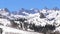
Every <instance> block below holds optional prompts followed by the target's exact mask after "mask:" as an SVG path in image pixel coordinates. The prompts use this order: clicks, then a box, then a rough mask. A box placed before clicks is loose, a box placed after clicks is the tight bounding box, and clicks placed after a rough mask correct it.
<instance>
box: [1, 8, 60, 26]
mask: <svg viewBox="0 0 60 34" xmlns="http://www.w3.org/2000/svg"><path fill="white" fill-rule="evenodd" d="M0 18H4V19H11V20H12V19H13V20H14V19H19V18H26V19H27V22H28V23H35V25H37V26H39V25H41V26H45V25H55V26H56V27H58V26H59V27H60V10H54V9H49V10H46V9H42V10H39V9H31V10H26V9H23V8H22V9H21V10H18V11H15V12H12V13H10V12H9V10H8V9H7V8H3V9H0Z"/></svg>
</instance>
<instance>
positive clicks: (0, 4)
mask: <svg viewBox="0 0 60 34" xmlns="http://www.w3.org/2000/svg"><path fill="white" fill-rule="evenodd" d="M44 7H47V8H49V9H52V8H53V7H58V8H60V0H0V8H8V9H9V10H10V11H15V10H19V9H21V8H25V9H31V8H38V9H43V8H44Z"/></svg>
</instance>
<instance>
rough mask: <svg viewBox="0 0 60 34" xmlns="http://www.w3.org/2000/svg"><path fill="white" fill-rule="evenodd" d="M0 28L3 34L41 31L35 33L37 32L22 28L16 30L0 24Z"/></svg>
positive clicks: (35, 33)
mask: <svg viewBox="0 0 60 34" xmlns="http://www.w3.org/2000/svg"><path fill="white" fill-rule="evenodd" d="M0 28H2V29H3V34H9V33H11V34H42V33H37V32H29V31H23V30H18V29H14V28H10V27H6V26H0Z"/></svg>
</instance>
